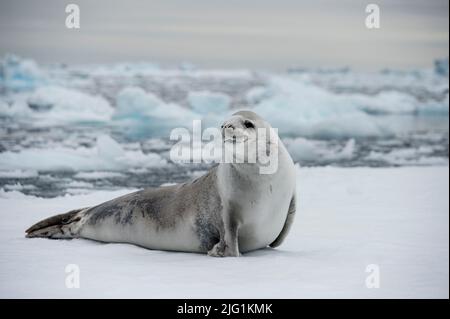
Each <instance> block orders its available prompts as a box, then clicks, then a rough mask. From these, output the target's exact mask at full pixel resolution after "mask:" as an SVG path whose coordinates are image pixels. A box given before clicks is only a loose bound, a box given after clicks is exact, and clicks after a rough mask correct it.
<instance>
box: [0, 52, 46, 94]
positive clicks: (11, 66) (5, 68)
mask: <svg viewBox="0 0 450 319" xmlns="http://www.w3.org/2000/svg"><path fill="white" fill-rule="evenodd" d="M46 81H47V78H46V75H45V73H44V72H43V71H42V70H41V69H40V68H39V67H38V65H37V64H36V62H35V61H33V60H30V59H21V58H19V57H18V56H16V55H12V54H10V55H6V56H5V57H4V58H3V59H1V60H0V93H1V92H2V91H13V92H16V91H22V90H31V89H34V88H36V87H38V86H39V85H42V84H45V83H46Z"/></svg>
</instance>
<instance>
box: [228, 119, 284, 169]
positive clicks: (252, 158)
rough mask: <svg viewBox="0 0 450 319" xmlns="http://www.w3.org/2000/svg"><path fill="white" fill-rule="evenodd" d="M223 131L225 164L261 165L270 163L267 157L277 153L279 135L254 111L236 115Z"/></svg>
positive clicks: (229, 120)
mask: <svg viewBox="0 0 450 319" xmlns="http://www.w3.org/2000/svg"><path fill="white" fill-rule="evenodd" d="M221 130H222V138H223V142H224V147H225V162H228V163H233V164H236V163H238V164H239V163H247V164H261V163H266V162H267V161H268V159H267V157H269V156H275V155H276V153H277V152H276V150H277V147H278V135H277V133H276V132H275V131H274V130H273V128H272V127H271V126H270V124H269V123H268V122H266V121H265V120H264V119H262V118H261V117H260V116H259V115H258V114H256V113H254V112H252V111H239V112H236V113H234V114H233V115H232V116H231V117H230V118H229V119H227V120H226V121H225V122H224V123H223V124H222V126H221ZM227 158H228V159H232V161H230V160H227Z"/></svg>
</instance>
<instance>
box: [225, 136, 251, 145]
mask: <svg viewBox="0 0 450 319" xmlns="http://www.w3.org/2000/svg"><path fill="white" fill-rule="evenodd" d="M247 140H248V137H247V136H242V137H239V138H238V137H237V136H235V135H233V136H228V137H224V138H223V141H224V143H233V144H236V143H245V142H247Z"/></svg>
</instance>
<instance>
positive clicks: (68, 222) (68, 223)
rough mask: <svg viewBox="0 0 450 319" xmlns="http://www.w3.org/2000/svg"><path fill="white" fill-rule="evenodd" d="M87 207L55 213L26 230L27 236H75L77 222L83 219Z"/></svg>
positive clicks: (58, 237)
mask: <svg viewBox="0 0 450 319" xmlns="http://www.w3.org/2000/svg"><path fill="white" fill-rule="evenodd" d="M84 210H85V208H81V209H75V210H72V211H70V212H68V213H65V214H59V215H55V216H52V217H49V218H46V219H44V220H41V221H40V222H38V223H36V224H34V225H33V226H31V227H30V228H28V229H27V230H26V231H25V232H26V233H27V234H26V237H28V238H34V237H45V238H54V239H69V238H74V236H75V232H74V230H75V229H78V227H73V226H75V224H76V223H77V222H78V221H80V220H81V216H82V213H83V211H84Z"/></svg>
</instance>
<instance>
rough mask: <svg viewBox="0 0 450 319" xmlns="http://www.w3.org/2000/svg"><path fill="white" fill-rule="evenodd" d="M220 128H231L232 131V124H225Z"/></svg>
mask: <svg viewBox="0 0 450 319" xmlns="http://www.w3.org/2000/svg"><path fill="white" fill-rule="evenodd" d="M221 128H223V129H225V128H232V129H234V126H233V124H230V123H226V124H223V125H222V126H221Z"/></svg>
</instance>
